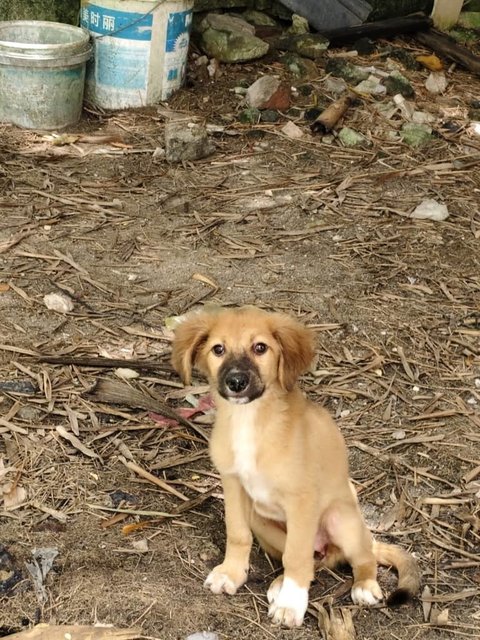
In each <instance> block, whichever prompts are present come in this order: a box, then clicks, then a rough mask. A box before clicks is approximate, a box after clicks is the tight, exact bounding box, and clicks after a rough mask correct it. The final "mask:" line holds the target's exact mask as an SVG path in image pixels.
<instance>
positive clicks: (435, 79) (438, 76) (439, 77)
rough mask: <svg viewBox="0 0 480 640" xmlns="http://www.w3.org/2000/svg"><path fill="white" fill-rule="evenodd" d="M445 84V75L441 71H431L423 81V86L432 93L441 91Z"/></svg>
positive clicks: (436, 93)
mask: <svg viewBox="0 0 480 640" xmlns="http://www.w3.org/2000/svg"><path fill="white" fill-rule="evenodd" d="M447 85H448V81H447V77H446V75H445V73H444V72H443V71H432V72H431V73H430V75H429V76H428V78H427V79H426V81H425V88H426V89H427V91H428V92H429V93H433V94H434V95H438V94H439V93H443V92H444V91H445V89H446V88H447Z"/></svg>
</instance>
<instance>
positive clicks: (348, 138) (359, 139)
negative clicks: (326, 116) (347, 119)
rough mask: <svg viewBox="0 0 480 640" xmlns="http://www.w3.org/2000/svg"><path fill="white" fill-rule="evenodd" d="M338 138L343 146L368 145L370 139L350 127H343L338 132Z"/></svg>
mask: <svg viewBox="0 0 480 640" xmlns="http://www.w3.org/2000/svg"><path fill="white" fill-rule="evenodd" d="M338 139H339V140H340V142H341V143H342V144H343V146H344V147H368V146H370V141H369V140H368V139H367V138H366V137H365V136H364V135H363V134H361V133H359V132H358V131H355V130H354V129H350V127H343V129H340V131H339V132H338Z"/></svg>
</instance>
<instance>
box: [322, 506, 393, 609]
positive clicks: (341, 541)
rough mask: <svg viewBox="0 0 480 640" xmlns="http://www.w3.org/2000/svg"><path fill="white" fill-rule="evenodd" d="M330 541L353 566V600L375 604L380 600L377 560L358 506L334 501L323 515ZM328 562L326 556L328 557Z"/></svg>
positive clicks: (357, 602)
mask: <svg viewBox="0 0 480 640" xmlns="http://www.w3.org/2000/svg"><path fill="white" fill-rule="evenodd" d="M322 524H323V526H324V527H325V529H326V531H327V534H328V538H329V540H330V542H331V543H332V544H333V545H335V546H336V547H338V549H339V550H340V553H341V555H342V556H343V557H344V558H345V560H346V561H347V562H348V563H349V565H350V566H351V567H352V571H353V586H352V592H351V595H352V600H353V602H354V603H355V604H359V605H374V604H377V603H378V602H380V600H382V599H383V594H382V590H381V589H380V586H379V584H378V582H377V559H376V557H375V553H374V549H373V539H372V535H371V533H370V531H369V530H368V528H367V526H366V525H365V523H364V521H363V518H362V515H361V513H360V510H359V508H358V506H357V505H356V504H354V503H349V502H341V503H339V502H337V503H335V504H334V505H332V506H331V507H329V508H328V509H327V510H326V512H325V513H324V516H323V518H322ZM327 564H329V563H328V557H327Z"/></svg>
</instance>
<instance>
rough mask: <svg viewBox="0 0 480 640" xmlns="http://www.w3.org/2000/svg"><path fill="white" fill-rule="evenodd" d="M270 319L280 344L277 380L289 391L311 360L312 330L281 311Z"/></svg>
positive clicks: (312, 349) (273, 331) (312, 353)
mask: <svg viewBox="0 0 480 640" xmlns="http://www.w3.org/2000/svg"><path fill="white" fill-rule="evenodd" d="M272 321H273V325H272V334H273V336H274V338H275V339H276V340H277V342H278V344H279V345H280V362H279V366H278V380H279V382H280V384H281V386H282V388H283V389H285V390H286V391H291V390H292V389H293V387H294V386H295V383H296V381H297V379H298V376H300V375H301V374H302V373H304V372H305V371H306V370H307V369H308V367H309V366H310V363H311V362H312V360H313V356H314V354H315V346H314V335H313V331H312V330H311V329H308V328H307V327H305V326H304V325H303V324H301V323H300V322H298V321H297V320H295V319H294V318H291V317H290V316H288V315H286V314H283V313H276V314H274V315H273V317H272Z"/></svg>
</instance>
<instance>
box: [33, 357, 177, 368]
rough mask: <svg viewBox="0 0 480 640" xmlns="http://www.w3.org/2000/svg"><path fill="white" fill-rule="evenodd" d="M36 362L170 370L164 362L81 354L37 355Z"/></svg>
mask: <svg viewBox="0 0 480 640" xmlns="http://www.w3.org/2000/svg"><path fill="white" fill-rule="evenodd" d="M37 360H38V362H48V363H49V364H64V365H69V364H72V365H76V366H78V367H95V368H97V369H103V368H106V369H114V368H117V367H122V368H123V367H124V368H127V369H147V370H152V369H153V370H157V371H158V370H160V371H172V368H171V367H169V366H168V365H167V364H166V363H165V362H152V361H151V360H122V359H121V358H118V359H117V358H96V357H93V358H89V357H88V356H87V357H84V356H81V357H76V356H38V358H37Z"/></svg>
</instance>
